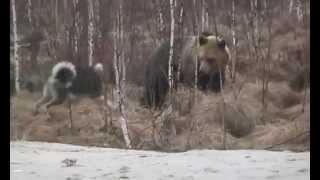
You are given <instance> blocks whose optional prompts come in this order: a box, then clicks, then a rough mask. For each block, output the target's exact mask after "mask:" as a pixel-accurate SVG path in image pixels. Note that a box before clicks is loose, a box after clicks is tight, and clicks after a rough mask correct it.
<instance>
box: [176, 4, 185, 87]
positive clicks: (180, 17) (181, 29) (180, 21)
mask: <svg viewBox="0 0 320 180" xmlns="http://www.w3.org/2000/svg"><path fill="white" fill-rule="evenodd" d="M183 13H184V12H183V5H182V4H181V9H180V14H179V27H180V28H179V29H180V31H181V32H180V33H181V34H180V35H181V37H180V38H183ZM180 43H181V42H180ZM181 47H182V44H180V48H181ZM180 74H181V56H179V59H178V75H177V76H178V82H180Z"/></svg>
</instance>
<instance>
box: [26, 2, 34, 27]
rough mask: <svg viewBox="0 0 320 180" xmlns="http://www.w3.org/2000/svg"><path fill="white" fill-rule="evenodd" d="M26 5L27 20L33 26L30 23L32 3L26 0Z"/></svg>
mask: <svg viewBox="0 0 320 180" xmlns="http://www.w3.org/2000/svg"><path fill="white" fill-rule="evenodd" d="M27 7H28V20H29V23H30V25H31V27H33V25H32V10H31V8H32V4H31V0H28V2H27Z"/></svg>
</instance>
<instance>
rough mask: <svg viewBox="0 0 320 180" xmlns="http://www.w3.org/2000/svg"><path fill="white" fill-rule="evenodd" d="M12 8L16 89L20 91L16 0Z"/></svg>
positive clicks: (13, 0) (12, 1)
mask: <svg viewBox="0 0 320 180" xmlns="http://www.w3.org/2000/svg"><path fill="white" fill-rule="evenodd" d="M11 8H12V21H13V46H14V55H13V58H14V67H15V89H16V92H17V93H19V92H20V83H19V82H20V58H19V54H18V48H19V46H18V44H17V40H18V33H17V13H16V0H11Z"/></svg>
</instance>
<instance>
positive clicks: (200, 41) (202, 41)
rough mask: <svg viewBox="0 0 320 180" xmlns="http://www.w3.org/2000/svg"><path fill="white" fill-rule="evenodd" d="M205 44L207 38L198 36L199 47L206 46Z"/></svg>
mask: <svg viewBox="0 0 320 180" xmlns="http://www.w3.org/2000/svg"><path fill="white" fill-rule="evenodd" d="M207 42H208V39H207V37H205V36H200V37H199V43H200V46H202V45H204V44H206V43H207Z"/></svg>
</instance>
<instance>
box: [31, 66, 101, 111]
mask: <svg viewBox="0 0 320 180" xmlns="http://www.w3.org/2000/svg"><path fill="white" fill-rule="evenodd" d="M102 72H103V66H102V64H101V63H97V64H96V65H95V66H94V67H85V68H81V67H76V66H75V65H73V64H72V63H70V62H66V61H63V62H59V63H57V64H56V65H55V66H54V67H53V69H52V72H51V75H50V77H49V78H48V80H47V82H46V83H45V85H44V87H43V95H42V98H41V99H40V100H39V101H38V102H37V103H36V105H35V108H34V114H35V115H36V114H38V112H39V108H40V107H41V106H42V105H43V106H44V108H45V110H46V112H47V111H48V108H49V107H51V106H53V105H59V104H62V103H63V102H64V101H65V100H66V99H67V98H74V97H76V96H77V95H88V96H90V97H92V98H94V97H98V96H100V95H101V93H102V78H101V77H102V76H101V75H102Z"/></svg>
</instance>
